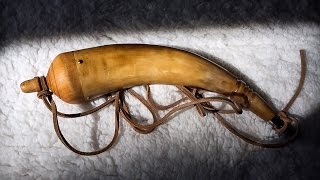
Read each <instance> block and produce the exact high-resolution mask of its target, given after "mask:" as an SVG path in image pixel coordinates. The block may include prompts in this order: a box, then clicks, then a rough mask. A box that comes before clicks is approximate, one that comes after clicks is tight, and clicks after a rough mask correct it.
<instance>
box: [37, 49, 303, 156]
mask: <svg viewBox="0 0 320 180" xmlns="http://www.w3.org/2000/svg"><path fill="white" fill-rule="evenodd" d="M300 55H301V77H300V81H299V85H298V88H297V89H296V91H295V93H294V95H293V97H292V98H291V99H290V101H289V102H288V104H287V105H286V106H285V108H284V109H283V110H282V111H281V112H279V116H281V117H282V119H287V121H291V119H289V120H288V117H287V115H286V112H287V111H288V110H289V108H290V107H291V106H292V104H293V102H294V101H295V100H296V98H297V97H298V95H299V93H300V92H301V90H302V87H303V83H304V79H305V76H306V60H305V56H306V55H305V51H304V50H301V51H300ZM39 80H40V84H41V87H42V91H40V92H39V93H38V97H39V98H40V99H42V100H43V102H44V104H45V105H46V107H47V108H48V109H49V110H50V111H51V112H52V115H53V124H54V129H55V131H56V134H57V136H58V138H59V139H60V141H61V142H62V143H63V144H64V145H65V146H66V147H67V148H68V149H70V150H71V151H73V152H74V153H77V154H79V155H85V156H90V155H97V154H100V153H102V152H104V151H107V150H108V149H109V148H110V147H112V146H113V145H114V143H115V142H116V140H117V137H118V133H119V119H120V117H119V116H120V115H121V117H122V118H123V119H125V120H126V121H127V122H128V123H129V124H130V126H131V127H132V128H133V129H134V130H135V131H137V132H139V133H143V134H147V133H150V132H152V131H153V130H154V129H155V128H156V127H158V126H159V125H161V124H164V123H165V122H167V121H169V120H170V117H171V116H172V115H174V114H175V113H177V112H179V111H182V110H185V109H187V108H190V107H194V106H195V107H196V108H197V110H198V113H199V114H200V115H201V116H205V115H206V112H211V113H213V114H214V117H216V119H218V120H219V122H220V123H221V124H222V125H224V126H225V127H226V128H227V129H228V130H229V131H230V132H232V133H233V134H234V135H236V136H238V137H239V138H241V139H242V140H244V141H246V142H248V143H250V144H253V145H256V146H261V147H267V148H277V147H282V146H285V145H287V144H289V143H290V142H292V141H293V140H294V139H295V138H296V137H297V135H298V133H299V129H296V131H295V132H294V133H293V134H292V135H291V136H290V137H288V138H287V139H286V141H284V142H276V143H273V142H270V141H265V140H259V139H256V138H254V137H253V136H251V135H249V134H247V133H245V132H243V131H241V130H239V129H237V128H235V127H233V126H232V125H231V124H230V123H229V122H228V121H227V120H225V118H223V117H222V116H221V114H230V113H236V114H241V113H242V109H241V107H242V106H240V105H238V104H236V103H235V102H234V101H232V100H230V99H232V97H231V98H230V99H229V98H227V97H204V96H203V93H205V92H206V91H204V90H199V89H196V88H188V87H183V86H176V87H177V88H178V89H179V90H180V91H181V92H182V93H183V94H184V95H185V97H184V98H182V99H180V100H178V101H176V102H174V103H172V104H170V105H166V106H163V105H159V104H157V103H156V102H155V101H154V100H153V99H152V96H151V91H150V86H149V85H146V86H145V88H146V90H147V99H145V98H144V97H143V96H141V95H139V94H138V93H137V92H135V91H134V90H133V89H132V88H131V89H127V90H120V91H117V92H116V93H115V94H113V95H108V96H107V95H106V96H105V98H106V101H105V102H104V103H102V104H101V105H99V106H97V107H95V108H93V109H91V110H88V111H85V112H81V113H75V114H65V113H61V112H59V111H58V110H57V107H56V104H55V102H54V100H53V99H52V92H50V90H49V88H48V86H47V84H46V80H45V77H43V76H42V77H40V79H39ZM125 92H128V93H129V94H130V95H132V96H133V97H135V98H137V99H138V100H139V101H140V102H141V103H142V104H144V105H145V106H146V108H147V109H148V110H149V111H150V113H151V114H152V116H153V119H154V120H153V122H152V123H151V124H139V123H138V121H137V120H136V119H134V118H133V116H132V115H131V113H130V110H129V107H128V104H127V102H126V99H125V96H124V93H125ZM187 100H188V101H189V102H186V103H183V102H185V101H187ZM212 102H222V103H225V104H227V105H228V106H229V107H230V109H227V110H226V109H219V108H216V107H214V105H213V104H212ZM111 104H113V105H114V106H115V130H114V135H113V138H112V140H111V141H110V142H109V144H108V145H107V146H105V147H104V148H102V149H100V150H97V151H92V152H84V151H80V150H77V149H76V148H74V147H73V146H72V145H71V144H70V143H68V141H67V140H66V139H65V137H64V136H63V134H62V132H61V129H60V127H59V121H58V116H60V117H64V118H76V117H81V116H86V115H89V114H91V113H94V112H96V111H98V110H100V109H102V108H104V107H106V106H109V105H111ZM167 110H169V111H168V113H167V114H166V115H165V116H163V117H162V118H160V117H159V115H158V112H159V111H167ZM287 123H288V122H287Z"/></svg>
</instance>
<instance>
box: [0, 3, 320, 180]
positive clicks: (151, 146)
mask: <svg viewBox="0 0 320 180" xmlns="http://www.w3.org/2000/svg"><path fill="white" fill-rule="evenodd" d="M50 2H52V3H49V2H47V3H48V4H46V3H44V4H41V3H34V5H33V6H32V5H30V4H23V3H21V4H19V3H16V2H14V1H8V2H5V3H4V2H2V3H1V8H3V9H4V10H3V11H2V15H3V16H2V17H4V20H3V21H2V22H1V23H2V25H4V26H1V27H0V30H1V31H0V32H1V35H2V36H1V49H0V73H1V74H0V99H1V100H0V152H1V153H0V178H1V179H21V178H23V179H104V178H108V179H163V178H167V179H168V178H169V179H195V178H197V179H200V178H205V179H209V178H211V179H212V178H217V179H238V178H240V179H256V178H258V179H270V178H276V179H279V178H284V179H310V178H314V179H316V178H319V175H318V174H317V170H319V168H320V164H319V162H320V161H319V160H320V158H319V153H320V143H319V141H318V140H317V139H318V137H319V132H318V131H319V128H320V123H319V122H320V119H319V116H320V99H319V98H318V96H319V93H320V83H319V82H320V61H319V57H320V49H319V45H320V41H319V40H320V26H319V25H318V24H317V23H314V20H315V19H316V20H317V18H318V15H317V14H316V11H315V10H314V9H317V8H318V7H317V6H314V5H317V4H312V3H314V2H313V1H300V3H302V4H299V5H295V6H293V7H291V9H290V8H289V9H286V8H284V7H287V6H284V5H283V8H284V9H282V10H284V11H283V12H284V15H283V14H282V15H281V13H280V14H279V19H277V15H274V13H275V14H276V13H277V11H273V10H268V8H266V9H263V8H262V9H263V10H261V12H260V13H262V14H260V15H259V14H258V15H253V14H255V13H254V9H256V8H259V7H260V6H263V7H275V5H274V4H275V3H276V1H270V3H271V4H269V5H268V4H263V3H262V4H256V5H255V4H253V5H252V6H249V5H247V4H246V3H247V2H250V1H244V2H243V5H242V6H240V10H238V11H239V12H238V11H236V12H234V14H233V13H232V12H233V11H232V10H230V11H231V12H230V13H227V12H226V10H225V11H222V10H221V12H220V14H219V12H218V13H217V14H214V13H212V12H211V11H209V10H205V9H206V8H205V7H207V6H209V7H210V6H212V7H211V9H212V8H214V7H215V6H214V5H212V3H211V4H210V3H205V2H201V3H200V2H197V1H195V2H196V3H194V4H191V5H185V7H181V6H180V4H181V2H179V1H177V2H179V3H180V4H179V3H178V4H174V3H173V5H171V6H172V7H171V6H169V5H168V4H170V3H167V4H161V3H160V4H157V3H150V4H147V3H146V4H142V5H141V4H137V5H135V4H134V3H131V4H133V5H132V9H130V6H129V5H128V4H121V3H115V4H114V7H112V3H110V4H104V3H102V2H99V1H96V2H95V3H92V4H90V3H89V2H86V3H85V2H81V3H79V4H78V5H77V3H74V4H72V3H71V4H63V3H61V2H60V1H50ZM15 3H16V4H15ZM99 3H100V4H99ZM285 3H286V1H285ZM129 4H130V3H129ZM171 4H172V3H171ZM222 4H223V3H222ZM229 4H232V1H230V2H229ZM310 4H311V5H312V7H310ZM107 5H108V6H107ZM157 5H158V6H157ZM225 5H226V6H227V5H228V3H225ZM289 5H290V3H289ZM194 6H195V7H198V9H197V8H195V9H193V8H190V7H194ZM81 7H82V8H83V7H86V8H84V9H85V10H83V11H79V9H81ZM106 7H108V8H110V9H103V8H106ZM169 7H171V9H170V8H169ZM177 7H179V8H177ZM221 7H225V6H221ZM280 7H282V6H280ZM289 7H290V6H289ZM299 7H300V8H299ZM166 8H168V9H167V10H166ZM175 8H176V9H179V10H177V12H176V11H174V9H175ZM56 9H60V10H56ZM99 9H100V10H101V9H102V10H101V11H99ZM161 9H162V10H163V11H162V10H161ZM217 9H219V8H217ZM227 9H228V8H227ZM245 9H248V12H249V13H248V14H245V15H243V14H242V13H240V11H241V12H242V11H243V12H245ZM19 10H21V11H19ZM103 10H104V11H103ZM112 10H114V12H115V16H116V17H117V18H113V17H110V19H108V18H106V14H107V15H109V14H110V15H112V13H111V12H110V11H112ZM138 10H141V11H138ZM280 10H281V8H280ZM280 10H279V11H280ZM308 10H309V13H308ZM60 11H61V12H60ZM136 11H137V12H136ZM252 11H253V12H252ZM19 12H20V13H19ZM78 12H79V13H80V14H78ZM146 12H149V13H146ZM152 12H153V13H152ZM157 13H159V14H157ZM175 13H177V14H176V15H181V14H185V16H174V15H175ZM230 14H231V15H230ZM50 15H51V16H50ZM215 15H218V16H219V15H220V16H221V17H220V18H218V17H216V16H215ZM237 15H238V16H237ZM251 15H253V16H251ZM290 15H291V16H290ZM100 16H101V17H100ZM172 16H173V17H172ZM50 17H53V18H52V19H51V18H50ZM99 17H100V19H99V20H100V22H95V20H97V18H99ZM210 18H211V19H214V18H216V19H217V24H215V23H214V22H213V21H209V20H210ZM259 19H264V20H266V21H267V23H259ZM117 20H119V21H117ZM135 20H136V22H137V24H136V25H134V24H135ZM152 20H153V21H152ZM197 20H198V22H197ZM218 20H219V21H218ZM223 20H228V21H226V23H228V24H231V25H232V24H233V23H235V24H236V25H235V26H230V25H223V23H222V22H223ZM246 21H248V22H247V23H244V22H246ZM148 22H150V23H148ZM288 22H290V23H288ZM87 23H88V24H87ZM168 23H169V25H168V26H166V25H167V24H168ZM206 23H208V25H205V24H206ZM240 23H244V25H240ZM95 25H96V26H97V29H96V31H95ZM64 27H65V28H64ZM89 27H90V28H91V29H90V28H89ZM115 43H148V44H158V45H166V46H171V47H179V48H182V49H186V50H189V51H192V52H195V53H198V54H200V55H202V56H205V57H207V58H208V59H210V60H212V61H214V62H216V63H218V64H220V65H222V66H224V67H226V68H227V69H228V70H230V71H232V72H233V73H234V74H235V75H237V76H238V77H239V78H240V79H243V80H244V81H246V82H247V83H248V84H249V85H250V86H251V87H252V88H254V89H255V90H256V91H258V92H259V93H260V94H262V96H263V97H265V98H266V99H267V100H268V101H269V102H272V103H273V105H274V106H275V107H276V108H277V109H279V110H280V109H281V108H283V107H284V105H285V104H286V103H287V101H288V100H289V99H290V97H291V96H292V95H293V93H294V90H295V88H296V86H297V83H298V80H299V73H300V72H299V70H300V56H299V50H300V49H302V48H303V49H305V50H306V52H307V64H308V70H307V77H306V82H305V86H304V88H303V91H302V92H301V95H300V96H299V98H298V99H297V101H296V102H295V103H294V105H293V106H292V108H291V110H290V112H291V113H293V114H296V115H297V116H299V117H300V118H301V121H302V123H303V125H304V132H303V134H302V136H301V137H300V138H299V139H297V141H295V142H294V143H293V144H291V145H289V146H287V147H285V148H280V149H264V148H260V147H255V146H252V145H249V144H247V143H245V142H243V141H242V140H240V139H238V138H237V137H235V136H234V135H232V134H231V133H230V132H228V130H226V129H225V128H224V127H223V126H221V125H220V124H219V123H218V121H217V120H216V119H213V117H212V115H210V114H209V115H207V116H206V117H204V118H202V117H200V116H199V115H198V114H197V112H196V110H195V109H190V110H188V111H185V112H182V113H180V114H178V115H177V116H175V117H174V118H173V119H172V120H171V121H169V122H168V123H166V124H164V125H162V126H160V127H159V128H157V129H156V130H155V131H154V132H152V133H151V134H147V135H142V134H138V133H136V132H134V131H133V130H132V128H131V127H130V126H129V125H128V124H127V123H126V122H125V121H122V120H121V123H120V128H121V130H120V137H119V139H118V142H117V143H116V144H115V146H114V147H113V148H111V149H110V150H109V151H107V152H105V153H103V154H100V155H97V156H92V157H83V156H78V155H76V154H74V153H72V152H71V151H69V150H68V149H66V148H65V147H64V145H63V144H62V143H61V142H60V141H59V140H58V138H57V136H56V134H55V132H54V129H53V124H52V116H51V113H50V112H49V111H48V110H47V109H46V108H45V106H44V105H43V103H42V102H41V101H40V100H39V99H38V98H37V97H36V94H24V93H22V92H21V91H20V88H19V84H20V83H21V82H22V81H24V80H26V79H30V78H33V77H34V76H41V75H46V73H47V70H48V68H49V66H50V63H51V61H52V60H53V59H54V57H55V56H56V55H57V54H59V53H61V52H65V51H71V50H77V49H82V48H88V47H94V46H99V45H106V44H115ZM137 91H138V92H140V93H141V94H144V91H143V89H142V88H137ZM152 91H153V95H154V98H155V99H156V101H157V102H159V103H160V104H168V103H170V102H172V101H175V100H177V99H179V98H180V97H181V96H180V94H179V93H177V92H176V89H175V88H173V87H172V86H165V85H157V86H152ZM55 99H56V102H57V105H58V110H60V111H63V112H78V111H83V110H86V109H90V108H92V107H93V106H95V105H97V104H99V103H101V102H102V101H101V100H98V101H95V102H92V103H90V104H84V105H68V104H65V103H63V102H62V101H60V100H59V99H57V98H55ZM129 101H130V104H131V105H132V107H133V109H132V111H133V112H134V113H135V114H136V116H137V117H143V119H145V120H146V121H148V119H150V117H151V116H150V114H149V113H148V112H147V111H146V109H145V108H144V107H143V106H142V105H141V104H139V103H138V102H137V101H136V100H135V99H134V98H130V97H129ZM228 120H229V121H230V122H232V123H233V124H235V125H238V126H239V127H240V128H241V129H242V130H245V131H247V132H250V133H252V134H255V135H256V136H259V137H268V136H275V134H274V132H273V131H272V129H271V126H270V125H269V124H266V123H264V122H262V120H260V119H259V118H257V117H256V116H254V115H253V114H252V113H250V112H247V111H246V112H244V113H243V114H242V115H237V116H233V115H231V116H228ZM60 122H61V129H62V131H63V132H64V134H65V136H66V138H67V139H68V140H69V141H70V142H71V144H73V145H75V146H76V147H77V148H79V149H81V150H95V149H98V148H99V147H103V145H105V144H106V143H107V142H108V141H109V140H111V138H112V132H113V128H114V126H113V122H114V121H113V108H112V107H111V108H108V109H104V110H102V111H100V112H98V113H96V114H93V115H90V116H87V117H83V118H78V119H61V120H60ZM149 122H150V121H149Z"/></svg>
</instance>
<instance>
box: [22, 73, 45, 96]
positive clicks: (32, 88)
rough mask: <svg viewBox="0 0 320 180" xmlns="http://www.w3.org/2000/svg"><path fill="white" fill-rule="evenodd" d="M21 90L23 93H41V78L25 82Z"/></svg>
mask: <svg viewBox="0 0 320 180" xmlns="http://www.w3.org/2000/svg"><path fill="white" fill-rule="evenodd" d="M20 88H21V91H22V92H24V93H32V92H39V91H41V86H40V80H39V77H34V78H33V79H29V80H26V81H23V82H22V83H21V84H20Z"/></svg>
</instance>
